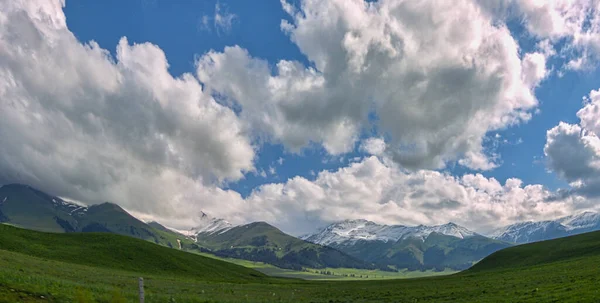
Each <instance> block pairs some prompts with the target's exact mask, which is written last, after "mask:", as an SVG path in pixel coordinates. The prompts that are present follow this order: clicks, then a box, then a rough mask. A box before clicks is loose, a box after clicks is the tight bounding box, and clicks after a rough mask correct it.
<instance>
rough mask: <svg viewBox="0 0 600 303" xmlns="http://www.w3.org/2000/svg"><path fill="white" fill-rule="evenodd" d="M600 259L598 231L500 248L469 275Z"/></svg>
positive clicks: (472, 268) (599, 235) (599, 234)
mask: <svg viewBox="0 0 600 303" xmlns="http://www.w3.org/2000/svg"><path fill="white" fill-rule="evenodd" d="M599 256H600V231H595V232H590V233H585V234H580V235H575V236H569V237H564V238H559V239H554V240H547V241H541V242H535V243H530V244H523V245H518V246H514V247H510V248H507V249H503V250H500V251H497V252H495V253H493V254H491V255H489V256H488V257H486V258H484V259H483V260H481V261H480V262H479V263H477V264H475V265H474V266H473V267H471V268H470V269H469V270H468V272H481V271H495V270H510V269H512V270H518V269H519V268H524V267H531V266H539V265H541V264H547V263H554V262H563V261H568V260H572V259H585V258H589V257H599ZM598 274H600V269H599V270H598Z"/></svg>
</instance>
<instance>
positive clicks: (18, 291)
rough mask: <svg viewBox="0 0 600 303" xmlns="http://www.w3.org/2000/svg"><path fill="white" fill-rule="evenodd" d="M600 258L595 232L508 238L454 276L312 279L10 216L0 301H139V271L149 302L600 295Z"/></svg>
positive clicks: (572, 298)
mask: <svg viewBox="0 0 600 303" xmlns="http://www.w3.org/2000/svg"><path fill="white" fill-rule="evenodd" d="M98 237H101V238H98ZM115 245H116V246H120V247H121V248H123V249H122V250H121V249H115ZM127 245H130V246H127ZM82 246H85V247H87V248H82ZM8 250H10V251H8ZM138 252H139V253H138ZM86 254H87V255H89V256H85V255H86ZM599 263H600V232H595V233H589V234H583V235H578V236H572V237H569V238H564V239H558V240H551V241H546V242H539V243H533V244H527V245H522V246H516V247H511V248H507V249H504V250H502V251H500V252H497V253H495V254H493V255H492V256H490V257H489V258H486V259H484V260H482V261H481V262H480V263H479V264H478V265H476V266H475V267H473V269H472V270H468V271H465V272H462V273H459V274H454V275H450V276H442V277H430V278H418V279H406V280H381V281H302V280H290V279H275V278H267V277H264V276H262V275H260V274H258V273H256V272H255V271H252V270H250V269H247V268H243V267H238V266H235V265H232V264H227V263H223V262H219V261H217V260H212V259H207V258H202V257H200V256H196V255H193V254H188V253H185V252H181V251H177V250H174V249H167V248H164V247H160V246H158V245H154V244H152V243H148V242H145V241H141V240H135V239H131V238H127V237H122V236H118V235H112V234H93V233H91V234H46V233H40V232H35V231H28V230H21V229H17V228H14V227H9V226H2V227H1V228H0V302H135V301H136V300H137V278H138V277H139V276H143V277H144V279H145V281H146V284H145V285H146V287H145V291H146V302H420V303H421V302H598V301H599V300H600V288H599V287H598V283H599V281H600V280H599V278H598V277H599V276H600V270H599V269H598V266H597V265H598V264H599ZM185 267H189V269H185Z"/></svg>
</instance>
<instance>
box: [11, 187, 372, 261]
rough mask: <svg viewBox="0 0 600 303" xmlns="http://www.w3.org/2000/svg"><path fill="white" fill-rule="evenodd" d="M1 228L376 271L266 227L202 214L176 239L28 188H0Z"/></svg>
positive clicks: (108, 211) (121, 215)
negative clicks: (101, 235) (96, 235)
mask: <svg viewBox="0 0 600 303" xmlns="http://www.w3.org/2000/svg"><path fill="white" fill-rule="evenodd" d="M0 201H3V202H2V204H0V214H1V218H2V222H5V223H10V224H12V225H16V226H19V227H23V228H29V229H34V230H40V231H48V232H109V233H116V234H121V235H126V236H131V237H135V238H138V239H142V240H147V241H151V242H154V243H157V244H161V245H163V246H168V247H171V248H176V249H181V250H187V251H203V252H210V253H213V254H216V255H218V256H222V257H232V258H240V259H245V260H252V261H262V262H266V263H270V264H273V265H276V266H280V267H284V268H290V269H302V268H303V267H313V268H323V267H353V268H373V267H374V266H373V265H372V264H370V263H367V262H363V261H360V260H357V259H354V258H352V257H350V256H348V255H346V254H343V253H341V252H339V251H337V250H335V249H332V248H329V247H324V246H321V245H315V244H312V243H308V242H305V241H303V240H300V239H297V238H294V237H292V236H290V235H287V234H284V233H283V232H281V231H280V230H278V229H276V228H275V227H273V226H271V225H268V224H266V223H262V222H259V223H252V224H248V225H245V226H238V227H234V226H233V225H231V224H230V223H229V222H227V221H225V220H223V219H217V218H212V217H210V216H208V215H207V214H204V213H202V215H201V218H200V225H199V226H197V227H196V228H194V229H192V230H189V231H186V232H182V233H183V234H181V233H178V232H176V231H173V230H171V229H168V228H166V227H164V226H162V225H160V224H159V223H156V222H153V223H150V224H146V223H144V222H142V221H140V220H138V219H136V218H135V217H133V216H132V215H130V214H129V213H127V212H126V211H125V210H123V209H122V208H121V207H120V206H118V205H116V204H113V203H102V204H98V205H92V206H89V207H85V206H80V205H76V204H74V203H70V202H67V201H64V200H62V199H60V198H58V197H53V196H51V195H48V194H45V193H43V192H41V191H39V190H36V189H34V188H32V187H30V186H27V185H20V184H12V185H6V186H3V187H2V188H0Z"/></svg>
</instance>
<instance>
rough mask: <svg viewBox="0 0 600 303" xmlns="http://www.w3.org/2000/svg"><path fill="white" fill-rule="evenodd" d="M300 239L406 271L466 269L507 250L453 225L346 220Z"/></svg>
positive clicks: (505, 244)
mask: <svg viewBox="0 0 600 303" xmlns="http://www.w3.org/2000/svg"><path fill="white" fill-rule="evenodd" d="M301 238H302V239H304V240H306V241H309V242H313V243H316V244H321V245H327V246H330V247H333V248H335V249H338V250H340V251H342V252H344V253H347V254H349V255H351V256H353V257H355V258H357V259H361V260H365V261H368V262H373V263H375V264H383V265H386V266H395V267H396V268H408V269H409V270H417V269H419V270H425V269H432V268H435V269H440V270H441V269H444V268H453V269H465V268H468V267H469V266H471V264H473V262H476V261H478V260H480V259H481V258H483V257H485V256H487V255H489V254H491V253H493V252H495V251H497V250H499V249H502V248H505V247H507V246H510V244H509V243H506V242H501V241H498V240H494V239H490V238H487V237H484V236H482V235H479V234H477V233H475V232H473V231H470V230H468V229H467V228H465V227H462V226H459V225H457V224H455V223H447V224H443V225H435V226H425V225H419V226H404V225H381V224H377V223H374V222H370V221H367V220H346V221H342V222H338V223H334V224H331V225H329V226H327V227H325V228H324V229H322V230H320V231H318V232H317V233H314V234H311V235H306V236H303V237H301Z"/></svg>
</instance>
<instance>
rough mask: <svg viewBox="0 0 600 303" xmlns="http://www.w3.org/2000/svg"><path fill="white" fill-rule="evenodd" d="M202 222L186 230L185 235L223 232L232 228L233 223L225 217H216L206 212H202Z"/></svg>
mask: <svg viewBox="0 0 600 303" xmlns="http://www.w3.org/2000/svg"><path fill="white" fill-rule="evenodd" d="M200 213H201V215H200V224H198V225H197V226H196V227H194V228H192V229H190V230H189V231H187V232H185V235H188V236H196V235H197V234H203V233H207V234H213V233H216V232H219V233H223V232H225V231H227V230H230V229H231V228H232V227H233V225H232V224H231V223H229V222H227V221H225V220H223V219H219V218H214V217H212V216H210V215H208V214H206V213H204V212H200Z"/></svg>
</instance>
